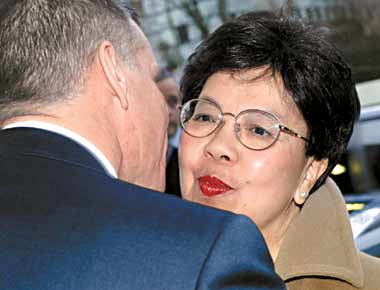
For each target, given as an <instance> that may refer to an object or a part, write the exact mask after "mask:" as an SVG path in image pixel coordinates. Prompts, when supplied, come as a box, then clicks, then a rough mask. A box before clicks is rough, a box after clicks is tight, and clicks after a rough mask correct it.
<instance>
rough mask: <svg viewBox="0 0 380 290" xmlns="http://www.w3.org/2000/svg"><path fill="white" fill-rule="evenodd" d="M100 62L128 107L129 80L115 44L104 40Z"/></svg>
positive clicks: (122, 102) (124, 104) (100, 49)
mask: <svg viewBox="0 0 380 290" xmlns="http://www.w3.org/2000/svg"><path fill="white" fill-rule="evenodd" d="M98 59H99V64H100V66H101V68H102V70H103V73H104V75H105V77H106V78H107V80H108V82H109V84H110V86H111V88H112V90H113V92H114V94H115V96H116V97H117V98H118V99H119V102H120V105H121V106H122V108H124V109H127V108H128V99H127V90H128V86H127V80H126V77H125V74H124V72H123V67H122V66H123V65H124V63H123V62H122V61H121V60H120V58H119V57H118V55H117V53H116V51H115V48H114V47H113V45H112V44H111V43H110V42H108V41H104V42H102V43H101V44H100V46H99V48H98Z"/></svg>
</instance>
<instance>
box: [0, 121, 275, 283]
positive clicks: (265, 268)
mask: <svg viewBox="0 0 380 290" xmlns="http://www.w3.org/2000/svg"><path fill="white" fill-rule="evenodd" d="M281 285H282V284H281V282H279V278H278V277H277V276H276V275H275V274H274V272H273V268H272V261H271V259H270V258H269V255H268V252H267V248H266V246H265V245H264V242H263V239H262V236H261V235H260V234H259V232H258V230H257V229H256V227H255V226H254V225H252V224H251V223H250V222H249V221H248V220H247V219H246V218H244V217H241V216H235V215H232V214H229V213H225V212H222V211H217V210H213V209H209V208H205V207H201V206H198V205H195V204H191V203H187V202H184V201H182V200H180V199H178V198H175V197H171V196H167V195H163V194H161V193H159V192H154V191H151V190H147V189H144V188H140V187H137V186H134V185H132V184H128V183H124V182H122V181H120V180H116V179H113V178H111V177H109V176H108V175H107V174H106V173H105V171H104V170H103V168H102V167H101V166H100V165H99V163H98V162H97V161H96V160H95V159H94V158H93V157H92V155H91V154H89V153H88V152H87V151H86V150H85V149H84V148H83V147H82V146H80V145H78V144H77V143H75V142H73V141H71V140H69V139H67V138H65V137H62V136H60V135H58V134H55V133H50V132H47V131H43V130H38V129H28V128H17V129H8V130H3V131H0V289H4V290H5V289H6V290H16V289H17V290H58V289H59V290H90V289H91V290H119V289H133V290H145V289H146V290H148V289H162V290H164V289H165V290H170V289H173V290H174V289H175V290H181V289H282V288H281V287H282V286H281Z"/></svg>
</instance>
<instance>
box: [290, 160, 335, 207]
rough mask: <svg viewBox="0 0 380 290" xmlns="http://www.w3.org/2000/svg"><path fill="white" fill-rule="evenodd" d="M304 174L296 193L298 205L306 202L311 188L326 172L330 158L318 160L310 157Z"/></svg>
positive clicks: (295, 199)
mask: <svg viewBox="0 0 380 290" xmlns="http://www.w3.org/2000/svg"><path fill="white" fill-rule="evenodd" d="M307 163H308V164H307V165H306V169H305V172H304V174H303V176H304V177H303V180H302V182H301V184H300V185H299V186H298V189H297V191H296V192H295V193H294V202H295V203H296V204H298V205H302V204H304V202H305V201H306V199H307V198H308V196H309V193H310V190H311V189H312V188H313V186H314V184H315V182H316V181H317V180H318V178H319V177H320V176H321V175H322V174H323V173H324V172H325V170H326V168H327V166H328V164H329V162H328V159H326V158H325V159H322V160H316V159H315V158H313V157H310V158H309V160H308V162H307Z"/></svg>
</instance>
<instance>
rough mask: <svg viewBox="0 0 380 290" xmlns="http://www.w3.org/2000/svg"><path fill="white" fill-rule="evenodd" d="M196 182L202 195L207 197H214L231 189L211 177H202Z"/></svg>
mask: <svg viewBox="0 0 380 290" xmlns="http://www.w3.org/2000/svg"><path fill="white" fill-rule="evenodd" d="M198 182H199V187H200V189H201V192H202V194H203V195H205V196H207V197H212V196H216V195H219V194H222V193H225V192H227V191H229V190H231V189H232V188H231V187H230V186H228V185H227V184H225V183H224V182H223V181H221V180H220V179H218V178H216V177H212V176H202V177H200V178H199V179H198Z"/></svg>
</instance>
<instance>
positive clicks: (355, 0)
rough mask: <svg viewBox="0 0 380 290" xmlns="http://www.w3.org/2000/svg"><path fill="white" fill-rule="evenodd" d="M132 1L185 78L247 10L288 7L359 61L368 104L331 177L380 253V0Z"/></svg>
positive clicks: (157, 46) (359, 233) (167, 63)
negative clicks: (192, 59) (201, 51)
mask: <svg viewBox="0 0 380 290" xmlns="http://www.w3.org/2000/svg"><path fill="white" fill-rule="evenodd" d="M125 2H126V3H128V4H130V5H132V6H133V7H134V8H135V9H136V10H137V11H138V12H139V14H140V17H141V22H142V28H143V30H144V32H145V33H146V35H147V36H148V38H149V40H150V42H151V44H152V46H153V49H154V51H155V54H156V57H157V59H158V62H159V64H160V65H161V66H164V67H166V68H167V69H169V70H170V71H171V72H173V74H174V76H175V78H176V79H177V80H179V78H180V77H181V71H182V67H183V64H184V62H185V61H186V59H187V57H188V56H189V55H190V53H191V52H192V51H193V50H194V48H195V47H196V46H197V44H198V43H199V42H200V41H201V40H202V39H204V38H205V37H207V35H208V34H209V33H210V32H212V31H213V30H215V29H216V27H218V26H219V25H220V24H222V23H223V22H225V21H228V20H229V19H231V18H234V17H237V16H239V15H240V14H242V13H244V12H247V11H252V10H254V11H277V10H279V9H282V10H284V11H285V12H286V13H287V14H289V15H292V16H295V17H300V18H302V19H304V21H306V22H309V23H312V24H314V25H317V26H320V27H321V29H324V30H326V32H327V33H329V34H330V36H331V39H332V41H333V42H335V43H336V45H337V46H338V47H339V48H340V49H341V50H342V51H343V53H344V54H345V56H346V58H347V60H348V61H349V62H350V63H351V65H352V69H353V75H354V80H355V82H356V86H357V90H358V93H359V96H360V100H361V104H362V113H361V117H360V120H359V122H358V123H357V124H356V128H355V131H354V135H353V137H352V140H351V142H350V144H349V146H348V148H347V151H346V153H345V154H344V155H343V156H342V158H341V161H340V163H339V165H338V166H337V167H336V168H335V169H334V171H333V174H332V176H331V177H332V178H333V179H334V180H335V181H336V183H337V184H338V186H339V187H340V189H341V190H342V192H343V194H344V196H345V199H346V202H347V208H348V210H349V213H350V215H351V221H352V225H353V230H354V234H355V237H356V238H357V242H358V245H359V247H360V248H362V249H364V250H366V251H367V252H369V253H372V254H374V255H377V256H380V1H379V0H129V1H128V0H126V1H125ZM338 113H339V112H337V114H338Z"/></svg>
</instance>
